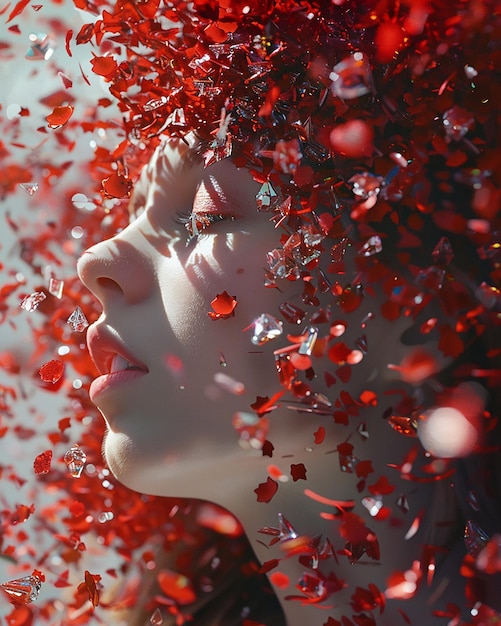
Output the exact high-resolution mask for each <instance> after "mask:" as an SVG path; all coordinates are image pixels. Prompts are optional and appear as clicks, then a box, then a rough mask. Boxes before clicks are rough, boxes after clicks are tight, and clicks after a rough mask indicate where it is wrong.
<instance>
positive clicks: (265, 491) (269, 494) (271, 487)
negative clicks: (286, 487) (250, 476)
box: [254, 476, 278, 502]
mask: <svg viewBox="0 0 501 626" xmlns="http://www.w3.org/2000/svg"><path fill="white" fill-rule="evenodd" d="M277 490H278V483H277V482H276V481H275V480H273V478H270V477H269V476H268V478H267V479H266V482H265V483H259V485H258V486H257V487H256V489H254V493H255V494H256V495H257V501H258V502H270V500H271V499H272V498H273V496H274V495H275V494H276V493H277Z"/></svg>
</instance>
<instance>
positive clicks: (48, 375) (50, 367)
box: [38, 359, 64, 384]
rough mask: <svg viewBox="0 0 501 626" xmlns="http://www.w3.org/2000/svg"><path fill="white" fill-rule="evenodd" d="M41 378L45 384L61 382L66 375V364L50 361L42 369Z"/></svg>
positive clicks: (40, 371)
mask: <svg viewBox="0 0 501 626" xmlns="http://www.w3.org/2000/svg"><path fill="white" fill-rule="evenodd" d="M38 373H39V374H40V378H41V379H42V380H43V381H44V382H45V383H52V384H54V383H57V382H58V381H59V380H61V377H62V375H63V373H64V363H63V362H62V361H59V360H57V359H55V360H53V361H48V362H47V363H45V364H44V365H42V367H41V368H40V370H39V372H38Z"/></svg>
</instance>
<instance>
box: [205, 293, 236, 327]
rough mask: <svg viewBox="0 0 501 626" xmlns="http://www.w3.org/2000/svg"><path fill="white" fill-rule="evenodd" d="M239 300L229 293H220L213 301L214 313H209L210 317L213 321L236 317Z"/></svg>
mask: <svg viewBox="0 0 501 626" xmlns="http://www.w3.org/2000/svg"><path fill="white" fill-rule="evenodd" d="M237 304H238V303H237V300H236V298H235V296H230V295H229V294H228V292H227V291H223V293H218V294H217V296H216V297H215V298H214V300H212V302H211V306H212V309H213V310H212V311H209V313H208V315H209V317H210V318H211V319H213V320H221V319H226V318H228V317H232V316H233V315H235V308H236V306H237Z"/></svg>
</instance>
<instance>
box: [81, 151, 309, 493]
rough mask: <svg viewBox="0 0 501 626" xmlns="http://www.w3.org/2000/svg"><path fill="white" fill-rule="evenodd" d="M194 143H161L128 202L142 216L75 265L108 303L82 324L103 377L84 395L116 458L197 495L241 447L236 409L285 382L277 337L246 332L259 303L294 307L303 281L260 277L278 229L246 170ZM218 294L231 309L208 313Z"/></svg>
mask: <svg viewBox="0 0 501 626" xmlns="http://www.w3.org/2000/svg"><path fill="white" fill-rule="evenodd" d="M189 154H190V149H189V148H188V146H187V145H185V144H184V143H183V142H181V141H179V142H174V143H171V144H169V145H168V146H167V147H164V148H163V149H162V150H157V152H156V153H155V155H154V157H153V159H152V161H151V162H150V164H149V165H148V167H147V168H146V169H145V170H144V171H143V174H142V176H141V179H140V180H139V182H138V185H137V187H136V190H135V193H134V196H133V198H132V201H131V211H132V212H133V213H135V214H136V215H137V217H135V218H134V219H133V221H132V222H131V224H130V225H129V226H128V227H127V228H126V229H125V230H124V231H122V232H121V233H120V234H118V235H117V236H115V237H113V238H112V239H109V240H107V241H104V242H101V243H99V244H98V245H96V246H94V247H93V248H91V249H89V250H88V251H87V252H85V253H84V255H83V256H82V258H81V259H80V262H79V266H78V269H79V274H80V276H81V279H82V280H83V282H84V283H85V284H86V285H87V287H88V288H89V289H90V290H91V291H92V292H93V293H94V294H95V296H96V297H97V298H98V299H99V301H100V302H101V305H102V309H103V312H102V315H101V317H100V318H99V320H98V321H97V322H96V323H95V324H93V325H92V326H91V327H90V329H89V331H88V345H89V349H90V352H91V355H92V357H93V360H94V362H95V364H96V367H97V369H98V371H99V373H100V374H101V376H99V377H98V378H97V379H96V380H95V381H94V382H93V383H92V385H91V389H90V395H91V399H92V400H93V402H94V403H95V404H96V405H97V406H98V408H99V409H100V411H101V412H102V414H103V416H104V418H105V420H106V424H107V427H108V428H107V435H106V440H105V444H104V451H105V456H106V459H107V461H108V463H109V465H110V467H111V469H112V470H113V472H114V473H115V475H116V476H117V477H118V478H119V479H120V480H121V481H122V482H124V483H125V484H127V485H128V486H130V487H132V488H134V489H137V490H139V491H144V492H154V493H159V494H161V495H170V496H191V497H203V495H204V487H203V485H204V482H205V479H207V480H208V477H209V476H211V478H210V480H211V482H212V481H213V480H215V479H216V480H217V476H218V474H219V473H220V472H221V473H224V475H228V471H230V472H231V471H232V467H233V465H232V464H234V463H235V464H236V463H238V461H239V460H241V458H242V455H245V454H248V453H247V452H245V451H244V450H242V448H241V447H240V446H239V445H238V433H237V432H236V430H235V429H234V427H233V424H232V419H233V416H234V414H235V413H236V412H247V413H252V409H251V407H250V405H251V404H252V403H254V402H255V401H256V398H257V396H261V397H263V396H269V397H272V396H273V394H275V393H276V392H277V391H279V389H280V385H279V381H278V377H277V374H276V370H275V366H274V359H273V356H272V351H273V348H274V346H273V345H271V346H269V345H265V346H255V345H253V344H252V342H251V337H252V334H253V333H252V329H250V330H245V329H246V328H247V327H249V325H252V323H253V321H254V320H255V319H256V318H257V317H258V316H259V315H260V314H262V313H268V314H271V315H274V316H279V312H278V305H279V304H280V303H281V302H285V301H287V302H291V303H295V304H301V293H302V285H300V284H298V283H295V282H287V281H286V285H285V286H281V289H280V290H278V289H276V288H266V287H265V286H264V276H265V269H264V268H265V266H266V253H267V252H268V251H270V250H272V249H273V248H276V247H278V246H279V238H280V231H277V230H276V229H275V228H274V225H273V224H272V223H270V221H269V218H270V214H266V213H259V212H257V210H256V193H257V192H258V190H259V185H258V184H257V183H256V182H255V181H253V179H252V177H251V176H250V175H249V172H248V171H246V170H238V169H236V167H235V166H234V165H233V164H232V163H231V162H230V161H229V160H223V161H220V162H218V163H216V164H214V165H212V166H210V167H208V168H207V169H204V167H203V165H202V164H201V163H200V162H199V161H198V160H197V161H196V162H193V159H191V158H189ZM180 214H182V215H186V218H185V219H188V220H189V222H190V228H189V229H187V228H186V226H185V225H184V224H182V223H180V218H179V216H180ZM211 216H218V217H217V218H214V219H213V220H212V223H210V221H211ZM181 221H183V219H181ZM204 225H207V227H206V228H202V227H203V226H204ZM189 230H191V233H192V234H193V235H194V236H193V238H192V240H191V241H190V242H189V244H188V245H187V240H188V238H189V237H190V233H189ZM197 232H200V234H199V235H197ZM224 292H226V293H227V294H228V295H230V296H232V297H233V296H234V297H235V299H236V301H237V306H236V308H235V310H234V315H230V316H229V317H226V318H222V319H215V320H214V319H212V317H211V316H209V312H213V313H214V310H213V308H212V306H211V302H212V301H213V300H214V298H216V296H217V295H218V294H222V293H224ZM216 308H217V307H216ZM222 375H223V376H227V377H229V379H231V380H229V383H226V384H225V379H223V381H222V382H221V380H220V378H221V376H222ZM290 419H291V418H289V422H288V424H285V423H284V424H283V426H282V425H281V424H280V420H277V423H275V425H274V426H272V429H271V432H270V435H271V436H273V434H274V433H278V432H279V431H281V430H284V431H285V430H287V428H290V426H291V421H290ZM260 454H261V453H259V455H260ZM236 467H237V465H235V468H236ZM235 471H236V469H235Z"/></svg>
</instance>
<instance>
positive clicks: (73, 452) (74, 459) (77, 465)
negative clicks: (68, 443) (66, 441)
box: [64, 445, 87, 478]
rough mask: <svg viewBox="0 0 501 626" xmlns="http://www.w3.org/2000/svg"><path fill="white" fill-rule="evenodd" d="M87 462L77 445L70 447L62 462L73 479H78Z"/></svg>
mask: <svg viewBox="0 0 501 626" xmlns="http://www.w3.org/2000/svg"><path fill="white" fill-rule="evenodd" d="M86 461H87V455H86V454H85V452H84V451H83V450H82V448H80V446H79V445H74V446H72V447H71V448H70V449H69V450H68V451H67V452H66V454H65V455H64V462H65V463H66V465H67V467H68V471H69V473H70V474H71V476H73V478H80V476H81V475H82V472H83V470H84V467H85V462H86Z"/></svg>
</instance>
